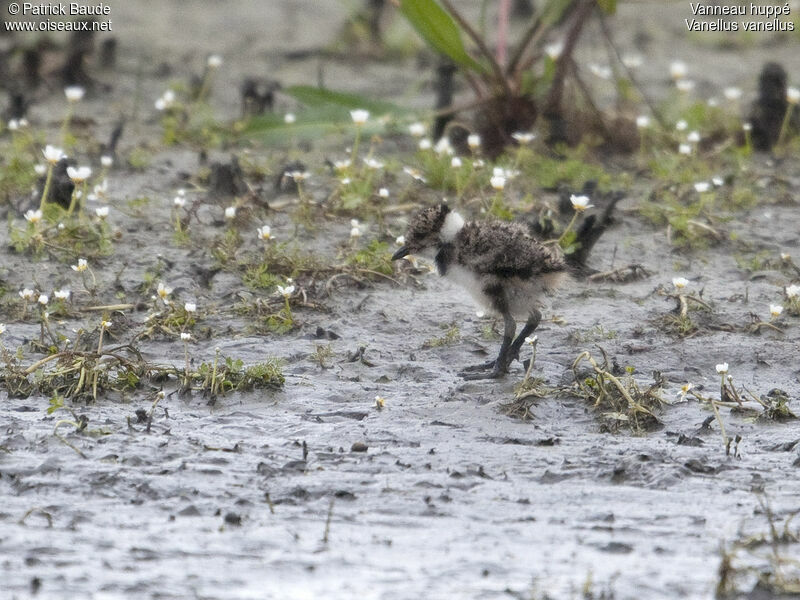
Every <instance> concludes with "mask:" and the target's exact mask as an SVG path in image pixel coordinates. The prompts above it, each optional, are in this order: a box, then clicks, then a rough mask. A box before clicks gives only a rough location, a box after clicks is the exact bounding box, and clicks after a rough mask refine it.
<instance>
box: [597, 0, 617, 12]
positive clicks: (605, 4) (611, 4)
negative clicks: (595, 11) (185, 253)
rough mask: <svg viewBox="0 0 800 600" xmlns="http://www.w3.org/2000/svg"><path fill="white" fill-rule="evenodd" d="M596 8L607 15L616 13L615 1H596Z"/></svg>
mask: <svg viewBox="0 0 800 600" xmlns="http://www.w3.org/2000/svg"><path fill="white" fill-rule="evenodd" d="M597 6H599V7H600V8H601V10H603V11H604V12H605V13H606V14H609V15H613V14H614V13H615V12H617V0H597Z"/></svg>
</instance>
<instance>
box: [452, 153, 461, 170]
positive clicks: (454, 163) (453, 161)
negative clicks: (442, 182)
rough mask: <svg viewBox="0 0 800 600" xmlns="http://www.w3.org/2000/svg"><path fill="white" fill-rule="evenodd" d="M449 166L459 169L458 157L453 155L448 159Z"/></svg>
mask: <svg viewBox="0 0 800 600" xmlns="http://www.w3.org/2000/svg"><path fill="white" fill-rule="evenodd" d="M450 166H451V167H452V168H454V169H460V168H461V159H460V158H459V157H457V156H454V157H453V158H452V160H451V161H450Z"/></svg>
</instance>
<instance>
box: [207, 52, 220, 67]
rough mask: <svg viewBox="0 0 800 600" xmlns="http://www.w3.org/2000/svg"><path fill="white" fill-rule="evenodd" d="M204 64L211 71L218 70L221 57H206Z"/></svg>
mask: <svg viewBox="0 0 800 600" xmlns="http://www.w3.org/2000/svg"><path fill="white" fill-rule="evenodd" d="M206 64H207V65H208V66H209V68H211V69H216V68H219V67H221V66H222V57H221V56H220V55H219V54H212V55H211V56H209V57H208V61H206Z"/></svg>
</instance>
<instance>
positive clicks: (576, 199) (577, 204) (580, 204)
mask: <svg viewBox="0 0 800 600" xmlns="http://www.w3.org/2000/svg"><path fill="white" fill-rule="evenodd" d="M569 201H570V202H572V208H573V209H574V210H575V212H583V211H585V210H586V209H587V208H592V207H593V206H594V204H589V196H576V195H575V194H572V195H571V196H570V197H569Z"/></svg>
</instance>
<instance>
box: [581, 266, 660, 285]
mask: <svg viewBox="0 0 800 600" xmlns="http://www.w3.org/2000/svg"><path fill="white" fill-rule="evenodd" d="M650 274H651V273H650V271H648V270H647V269H646V268H645V267H644V266H643V265H638V264H634V265H628V266H626V267H620V268H619V269H613V270H611V271H602V272H600V273H592V274H591V275H589V276H588V277H587V278H586V279H587V280H589V281H597V282H605V283H628V282H630V281H638V280H640V279H644V278H645V277H649V276H650Z"/></svg>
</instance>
